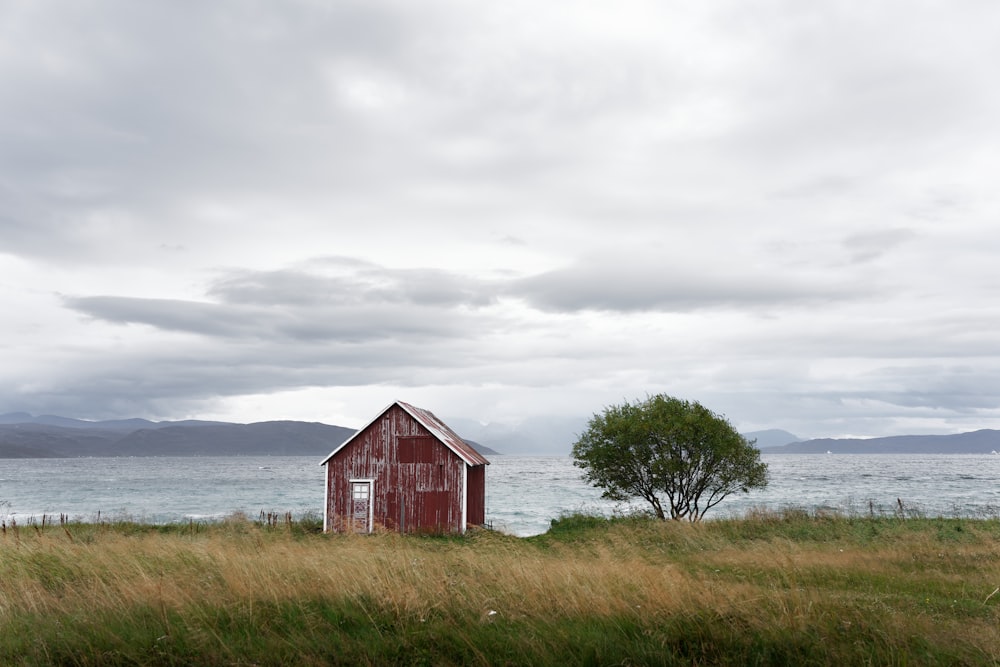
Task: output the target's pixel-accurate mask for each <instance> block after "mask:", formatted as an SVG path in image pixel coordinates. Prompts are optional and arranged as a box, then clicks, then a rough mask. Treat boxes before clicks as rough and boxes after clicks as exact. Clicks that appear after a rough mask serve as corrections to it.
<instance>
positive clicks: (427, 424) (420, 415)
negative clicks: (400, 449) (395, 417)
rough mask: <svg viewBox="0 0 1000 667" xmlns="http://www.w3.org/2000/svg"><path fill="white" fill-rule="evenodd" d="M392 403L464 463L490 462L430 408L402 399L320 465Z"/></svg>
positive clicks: (472, 464)
mask: <svg viewBox="0 0 1000 667" xmlns="http://www.w3.org/2000/svg"><path fill="white" fill-rule="evenodd" d="M394 405H398V406H399V407H400V408H402V409H403V410H404V411H405V412H406V413H407V414H408V415H410V416H411V417H413V418H414V419H416V420H417V422H418V423H419V424H420V425H421V426H423V427H424V428H426V429H427V430H428V431H430V432H431V435H433V436H434V437H435V438H437V439H438V440H440V441H441V443H442V444H444V446H445V447H447V448H448V449H450V450H451V451H453V452H454V453H455V455H456V456H458V458H460V459H462V460H463V461H465V463H466V464H468V465H470V466H479V465H489V464H490V462H489V461H487V460H486V458H485V457H484V456H483V455H482V454H480V453H479V452H477V451H476V450H475V449H473V447H472V445H470V444H468V443H467V442H465V440H462V438H460V437H459V436H458V434H457V433H455V432H454V431H452V430H451V429H450V428H448V425H447V424H445V423H444V422H443V421H441V420H440V419H438V418H437V416H436V415H435V414H434V413H433V412H431V411H430V410H424V409H423V408H418V407H417V406H415V405H410V404H409V403H404V402H403V401H395V402H393V403H390V404H389V405H388V406H386V408H385V410H382V412H380V413H378V416H377V417H375V419H373V420H371V421H370V422H368V423H367V424H365V425H364V426H363V427H361V428H359V429H358V430H357V432H356V433H355V434H354V435H352V436H351V437H350V438H348V439H347V440H344V441H343V442H342V443H340V445H339V446H338V447H337V448H336V449H334V450H333V451H332V452H330V455H329V456H327V457H326V458H325V459H323V461H322V462H320V465H326V464H327V462H328V461H329V460H330V459H332V458H333V457H334V456H335V455H336V454H337V452H339V451H340V450H341V449H343V448H344V447H346V446H347V444H348V443H350V442H351V441H352V440H354V439H355V438H356V437H358V435H360V434H361V433H362V432H363V431H364V430H365V429H367V428H368V427H369V426H371V425H372V424H374V423H375V422H377V421H378V420H379V419H381V418H382V417H383V416H384V415H385V413H387V412H388V411H389V410H390V409H392V407H393V406H394Z"/></svg>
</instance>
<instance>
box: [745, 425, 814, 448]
mask: <svg viewBox="0 0 1000 667" xmlns="http://www.w3.org/2000/svg"><path fill="white" fill-rule="evenodd" d="M742 435H743V437H744V438H746V439H747V440H756V441H757V442H756V445H757V448H758V449H763V448H764V447H778V446H780V445H787V444H788V443H790V442H799V441H801V440H802V438H800V437H799V436H797V435H795V434H794V433H789V432H788V431H782V430H781V429H778V428H770V429H767V430H766V431H751V432H749V433H743V434H742Z"/></svg>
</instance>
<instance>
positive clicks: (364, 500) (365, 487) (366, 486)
mask: <svg viewBox="0 0 1000 667" xmlns="http://www.w3.org/2000/svg"><path fill="white" fill-rule="evenodd" d="M351 525H352V529H353V530H354V532H355V533H370V532H372V483H371V480H364V481H353V480H352V481H351Z"/></svg>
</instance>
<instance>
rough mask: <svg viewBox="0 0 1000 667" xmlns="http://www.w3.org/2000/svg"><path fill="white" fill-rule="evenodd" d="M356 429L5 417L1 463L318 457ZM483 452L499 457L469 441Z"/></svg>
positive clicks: (1, 421)
mask: <svg viewBox="0 0 1000 667" xmlns="http://www.w3.org/2000/svg"><path fill="white" fill-rule="evenodd" d="M355 432H356V431H355V429H352V428H346V427H343V426H330V425H328V424H321V423H318V422H300V421H268V422H257V423H254V424H233V423H228V422H211V421H197V420H187V421H177V422H151V421H147V420H145V419H119V420H109V421H96V422H91V421H84V420H79V419H69V418H66V417H57V416H54V415H42V416H39V417H34V416H32V415H29V414H27V413H8V414H3V415H0V458H74V457H79V456H316V457H319V458H322V457H324V456H326V455H327V454H329V453H330V452H331V451H333V449H334V448H335V447H336V446H337V445H339V444H340V443H342V442H343V441H344V440H346V439H347V438H349V437H350V436H352V435H354V433H355ZM470 444H472V446H473V447H474V448H475V449H476V450H477V451H479V452H481V453H483V454H485V455H487V456H489V455H494V454H497V452H495V451H493V450H492V449H490V448H488V447H483V446H482V445H479V444H478V443H473V442H470Z"/></svg>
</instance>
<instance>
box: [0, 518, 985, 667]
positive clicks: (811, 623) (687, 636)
mask: <svg viewBox="0 0 1000 667" xmlns="http://www.w3.org/2000/svg"><path fill="white" fill-rule="evenodd" d="M997 586H1000V526H998V524H997V522H995V521H993V522H991V521H959V520H948V521H943V520H942V521H934V520H923V519H921V520H909V519H908V520H901V521H894V520H891V519H867V520H862V519H845V518H836V517H833V518H831V517H816V516H782V515H771V516H758V517H749V518H746V519H742V520H733V521H719V522H709V523H705V524H700V525H689V524H676V523H659V522H651V521H642V520H618V521H606V520H596V519H592V518H587V517H576V518H574V517H569V518H566V519H564V520H563V521H561V522H557V524H556V525H555V526H554V527H553V530H552V531H551V532H550V533H549V534H547V535H545V536H540V537H538V538H531V539H518V538H514V537H510V536H506V535H502V534H498V533H487V532H483V533H476V534H474V535H470V536H468V537H466V538H431V537H423V538H417V537H401V536H398V535H394V534H383V535H376V536H370V537H368V536H365V537H362V536H351V535H346V536H344V535H341V536H325V535H312V534H307V533H301V532H299V533H296V532H294V531H292V530H290V529H289V530H283V529H281V528H280V527H277V528H274V527H272V526H267V527H264V526H261V525H256V524H253V523H251V522H249V521H245V520H234V521H230V522H228V523H222V524H217V525H212V526H202V527H195V526H192V527H191V530H184V529H182V528H181V527H177V528H176V529H172V530H163V529H158V528H156V527H142V526H132V527H128V528H127V529H125V528H114V527H110V528H108V527H101V526H87V525H69V526H65V527H61V526H54V527H53V526H49V527H46V528H45V529H44V530H30V531H26V530H22V531H20V533H19V535H17V536H14V535H12V534H7V535H5V536H4V537H2V538H0V628H4V629H5V631H4V632H3V633H0V664H17V663H16V661H17V660H21V661H22V663H23V664H190V663H200V664H249V663H251V662H254V663H257V664H281V663H283V662H285V663H287V662H288V661H293V662H295V663H299V664H330V663H338V662H342V663H344V664H359V663H360V664H365V663H367V664H550V663H551V664H565V663H566V662H567V661H568V662H570V663H587V662H589V663H592V664H605V663H606V664H625V663H629V662H631V663H632V664H645V663H649V662H655V663H658V664H691V663H702V664H704V663H722V664H744V663H745V662H747V661H750V662H754V661H757V662H759V663H761V664H856V663H858V662H866V663H869V664H902V663H903V662H907V661H908V662H909V663H910V664H934V663H939V664H998V661H1000V653H998V651H1000V611H998V610H1000V595H996V596H994V597H992V598H989V597H988V596H989V595H990V593H991V591H993V590H994V589H995V588H996V587H997Z"/></svg>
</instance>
